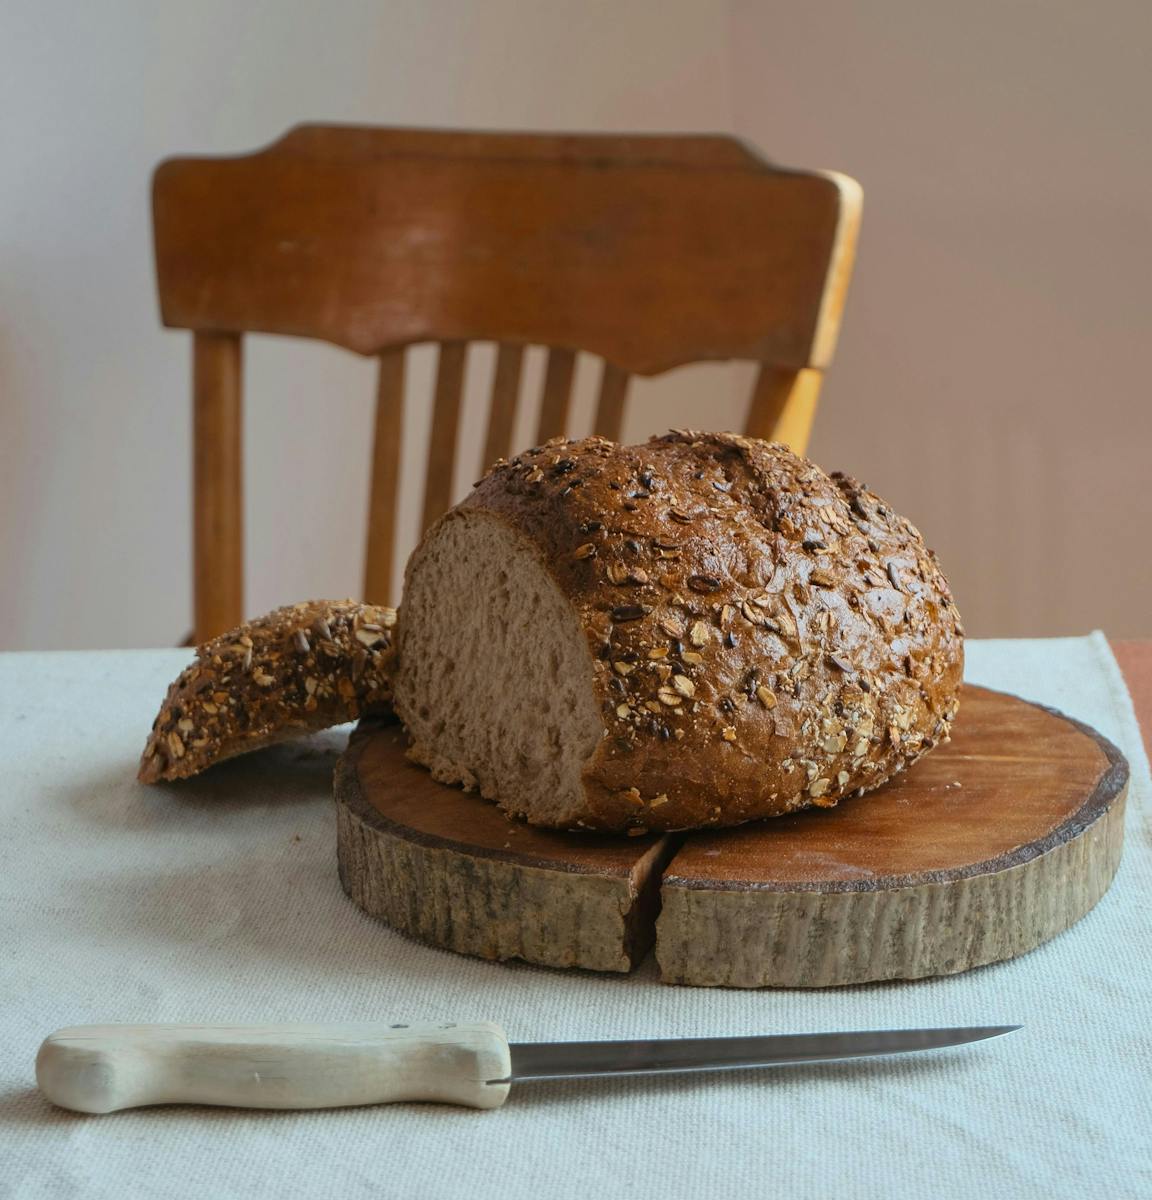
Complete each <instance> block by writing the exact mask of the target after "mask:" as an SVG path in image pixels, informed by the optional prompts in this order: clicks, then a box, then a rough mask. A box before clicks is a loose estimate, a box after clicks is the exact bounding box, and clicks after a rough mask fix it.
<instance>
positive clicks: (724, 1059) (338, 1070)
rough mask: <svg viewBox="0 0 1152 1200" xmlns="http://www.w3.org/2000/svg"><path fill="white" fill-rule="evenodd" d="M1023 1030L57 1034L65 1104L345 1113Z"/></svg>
mask: <svg viewBox="0 0 1152 1200" xmlns="http://www.w3.org/2000/svg"><path fill="white" fill-rule="evenodd" d="M1020 1028H1021V1026H1019V1025H990V1026H973V1027H965V1028H955V1029H895V1030H870V1031H865V1032H855V1033H816V1034H773V1035H767V1036H754V1037H723V1038H664V1039H658V1040H654V1041H616V1042H526V1043H516V1044H513V1045H509V1043H508V1039H507V1037H506V1036H505V1034H504V1031H503V1030H502V1029H501V1028H500V1027H499V1026H498V1025H493V1024H491V1023H489V1022H479V1023H474V1024H464V1023H457V1022H443V1023H440V1024H424V1025H409V1024H405V1023H396V1024H391V1025H386V1024H381V1023H376V1022H373V1023H364V1024H346V1025H251V1026H245V1025H84V1026H77V1027H75V1028H70V1029H61V1030H59V1031H58V1032H56V1033H54V1034H52V1035H51V1036H50V1037H48V1038H46V1039H45V1040H44V1042H43V1044H42V1045H41V1047H40V1051H39V1053H38V1054H37V1056H36V1082H37V1084H38V1085H39V1087H40V1090H41V1092H42V1093H43V1094H44V1095H45V1096H46V1097H47V1099H49V1100H51V1101H52V1103H54V1104H57V1105H59V1106H60V1107H62V1108H70V1109H73V1110H75V1111H77V1112H87V1113H107V1112H115V1111H118V1110H120V1109H125V1108H138V1107H141V1106H144V1105H152V1104H214V1105H225V1106H230V1107H236V1108H270V1109H306V1108H337V1107H344V1106H347V1105H359V1104H388V1103H394V1102H398V1101H405V1100H424V1101H434V1102H440V1103H447V1104H462V1105H466V1106H469V1107H472V1108H499V1106H500V1105H501V1104H503V1103H504V1101H505V1100H506V1099H507V1096H508V1092H509V1089H510V1087H511V1085H512V1084H513V1083H516V1082H520V1081H525V1080H530V1079H574V1078H582V1077H587V1076H597V1075H599V1076H604V1075H652V1074H671V1073H675V1072H681V1071H713V1070H734V1069H737V1068H741V1067H771V1066H787V1065H794V1064H797V1063H813V1062H832V1061H837V1060H842V1059H851V1058H866V1057H871V1056H875V1055H885V1054H904V1053H908V1052H910V1051H920V1050H936V1049H942V1048H944V1047H947V1046H960V1045H964V1044H965V1043H968V1042H976V1041H981V1040H983V1039H985V1038H991V1037H998V1036H1000V1035H1001V1034H1005V1033H1011V1032H1012V1031H1013V1030H1016V1029H1020Z"/></svg>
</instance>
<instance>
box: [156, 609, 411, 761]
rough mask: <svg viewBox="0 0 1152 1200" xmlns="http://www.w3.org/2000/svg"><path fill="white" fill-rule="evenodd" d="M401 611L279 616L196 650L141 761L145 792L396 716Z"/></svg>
mask: <svg viewBox="0 0 1152 1200" xmlns="http://www.w3.org/2000/svg"><path fill="white" fill-rule="evenodd" d="M395 623H396V611H395V609H391V608H381V607H374V606H372V605H368V604H357V603H355V602H354V601H352V600H342V601H335V600H311V601H307V602H306V603H303V604H294V605H291V606H290V607H287V608H278V609H276V611H275V612H271V613H268V614H267V616H263V617H260V618H259V619H258V620H256V621H252V622H250V623H249V624H247V625H241V626H240V628H239V629H233V630H231V631H230V632H228V633H225V634H222V635H221V636H220V637H217V638H213V639H212V640H211V641H210V642H207V643H205V644H204V645H202V646H198V647H197V648H196V661H195V662H194V663H193V664H192V665H191V666H190V667H188V668H187V669H186V670H185V671H183V672H182V673H181V674H180V676H179V678H178V679H177V680H176V681H175V682H174V683H173V684H172V686H171V687H170V688H169V689H168V696H167V698H166V699H165V701H164V704H163V706H162V707H161V709H160V713H159V715H158V716H157V718H156V720H155V721H154V722H153V724H152V734H151V736H150V737H149V738H148V744H147V745H146V746H145V748H144V754H143V756H142V757H141V759H140V771H139V778H140V780H141V781H142V782H144V783H158V782H160V781H161V780H170V779H187V778H188V777H189V776H191V775H198V774H199V773H200V772H201V771H203V770H206V769H207V768H208V767H210V766H212V765H213V764H214V763H218V762H221V761H223V760H224V759H226V758H234V757H235V756H236V755H238V754H246V753H247V752H248V751H249V750H258V749H259V748H260V747H261V746H269V745H272V744H274V743H276V742H286V741H290V740H291V739H293V738H297V737H300V736H301V735H303V734H306V733H312V732H314V731H316V730H318V729H327V728H328V727H329V726H331V725H339V724H341V723H342V722H344V721H354V720H356V718H357V717H359V716H361V715H362V714H366V713H371V712H377V711H381V710H387V709H388V707H389V700H390V698H391V662H392V627H393V626H394V625H395Z"/></svg>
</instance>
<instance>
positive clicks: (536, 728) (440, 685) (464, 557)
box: [403, 509, 604, 827]
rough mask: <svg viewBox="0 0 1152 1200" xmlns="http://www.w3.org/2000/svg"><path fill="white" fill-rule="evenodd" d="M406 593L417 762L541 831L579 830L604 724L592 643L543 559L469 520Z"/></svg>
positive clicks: (408, 686)
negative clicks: (586, 774)
mask: <svg viewBox="0 0 1152 1200" xmlns="http://www.w3.org/2000/svg"><path fill="white" fill-rule="evenodd" d="M406 588H407V590H406V592H405V598H404V613H405V619H406V620H410V621H412V622H413V625H414V632H413V635H412V637H411V638H409V639H408V642H407V646H408V655H407V662H406V669H405V671H404V672H403V681H404V682H403V688H404V697H405V707H406V711H408V713H409V716H410V720H409V722H408V729H409V732H410V734H411V735H412V737H413V739H414V742H413V747H412V751H411V755H412V757H414V758H415V759H417V760H418V761H419V762H422V763H424V764H426V765H427V766H428V767H430V768H431V771H432V774H433V775H434V776H435V778H437V779H439V780H441V781H442V782H444V783H459V784H463V785H464V786H465V787H466V788H468V789H478V790H479V791H480V793H481V794H482V795H484V796H487V797H489V798H490V799H494V800H499V801H500V803H501V804H502V805H503V806H504V807H505V808H507V809H508V810H509V811H511V812H514V813H520V814H525V815H527V814H531V816H532V819H533V821H534V822H535V823H537V824H541V825H554V826H561V827H566V826H569V825H574V824H575V823H576V822H577V821H578V820H579V818H580V815H581V813H582V810H583V807H584V787H583V770H584V764H585V763H586V762H587V761H588V759H589V758H591V757H592V755H593V753H594V752H595V750H596V748H597V746H598V745H599V743H600V739H601V737H603V735H604V723H603V721H602V720H601V718H600V711H599V706H598V705H597V703H596V700H595V697H594V690H593V660H592V656H591V654H590V652H589V648H588V641H587V639H586V638H585V636H584V632H583V630H582V629H581V627H580V622H579V619H578V617H577V614H576V612H575V610H574V609H573V607H572V605H571V603H570V602H569V600H568V598H567V597H566V596H565V595H564V593H563V592H562V591H561V589H560V586H559V584H558V583H557V581H556V579H555V578H554V577H553V575H552V574H551V573H550V571H549V570H548V567H547V565H546V564H545V563H544V562H543V561H541V558H540V553H539V551H538V550H537V548H536V547H535V546H534V545H533V544H532V543H531V542H530V541H529V540H528V539H527V538H525V537H524V536H523V534H521V533H520V532H518V531H517V530H516V529H514V528H511V527H510V526H509V525H507V524H506V523H505V522H504V521H501V520H500V519H498V518H497V517H495V516H493V515H492V514H490V513H486V512H484V511H482V510H478V509H465V510H461V511H459V512H457V513H454V514H453V515H452V516H451V518H450V519H447V520H445V521H443V522H442V523H441V525H440V526H439V528H438V529H437V531H436V534H435V536H433V537H430V538H429V539H428V540H427V541H426V542H425V544H424V545H423V547H421V549H420V551H419V558H418V561H416V562H414V563H413V567H412V570H411V572H410V574H409V576H408V581H407V584H406Z"/></svg>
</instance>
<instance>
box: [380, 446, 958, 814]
mask: <svg viewBox="0 0 1152 1200" xmlns="http://www.w3.org/2000/svg"><path fill="white" fill-rule="evenodd" d="M962 639H963V630H962V629H961V626H960V619H959V616H958V614H957V611H956V608H955V605H954V604H953V600H952V596H951V593H950V591H949V589H948V584H947V583H946V581H945V579H944V577H943V576H942V575H941V573H940V570H939V568H938V566H937V563H936V559H935V556H934V555H933V554H932V553H931V551H929V550H927V549H926V548H925V546H924V543H923V541H922V539H921V537H920V535H919V534H918V533H917V531H916V530H915V529H914V528H913V527H912V526H911V525H910V524H909V523H908V522H907V521H906V520H904V519H903V518H902V517H899V516H897V515H896V513H894V512H893V511H892V510H891V509H890V508H889V507H888V506H887V505H886V504H884V502H883V501H881V500H880V499H879V498H877V497H876V496H874V495H873V494H872V493H871V492H868V491H866V490H865V489H864V488H863V487H862V486H861V485H860V484H858V483H857V482H856V481H855V480H853V479H850V478H849V477H847V476H845V475H831V476H829V475H826V474H825V473H824V472H823V471H821V470H820V469H819V468H818V467H816V466H814V465H813V464H812V463H810V462H808V461H807V460H805V459H803V458H799V457H797V456H796V455H795V454H793V453H791V451H789V450H788V449H786V448H784V447H782V446H779V445H774V444H770V443H767V442H762V441H756V440H753V439H749V438H743V437H738V436H735V435H730V434H702V433H692V432H675V433H671V434H669V435H667V436H665V437H661V438H658V439H654V440H652V441H651V442H649V443H647V444H646V445H640V446H618V445H615V444H614V443H612V442H609V441H606V440H604V439H602V438H589V439H587V440H583V441H575V442H572V441H565V440H563V439H554V440H553V441H551V442H549V443H548V444H547V445H545V446H543V447H540V448H538V449H534V450H529V451H527V452H526V453H524V454H522V455H520V456H519V457H517V458H515V459H513V460H512V461H511V462H500V463H498V464H497V465H496V466H495V467H494V468H493V469H492V471H491V472H490V473H489V474H488V475H487V476H486V477H485V478H484V479H483V480H482V481H481V482H480V483H479V484H478V485H477V487H476V489H475V490H474V491H473V492H472V494H471V495H470V496H469V497H468V498H467V499H466V500H465V501H464V502H463V503H462V504H460V505H459V506H457V507H456V508H455V509H453V510H452V511H451V512H449V513H447V514H446V515H445V516H444V517H443V518H442V519H441V520H440V521H439V522H437V523H436V524H435V525H434V526H433V527H432V528H431V529H430V530H429V531H428V533H427V534H426V536H425V538H424V540H423V542H422V543H421V545H420V546H419V547H418V548H417V550H416V552H415V553H414V554H413V556H412V558H411V560H410V562H409V565H408V570H407V575H406V583H405V593H404V601H403V605H402V607H401V611H400V621H399V624H398V626H397V664H396V670H395V677H394V680H393V689H394V703H395V707H396V711H397V713H398V714H399V716H400V717H401V719H402V720H403V721H404V723H405V724H406V726H407V728H408V731H409V734H410V736H411V739H412V747H411V752H410V753H411V755H412V757H413V758H414V759H416V760H417V761H418V762H421V763H423V764H425V765H426V766H427V767H429V768H430V769H431V771H432V773H433V775H434V776H435V777H436V778H437V779H439V780H442V781H444V782H447V783H458V784H463V785H464V786H465V787H466V788H470V789H478V790H479V791H480V793H481V794H482V795H484V796H486V797H489V798H490V799H492V800H495V801H496V802H497V803H498V804H500V805H501V807H503V808H504V809H505V810H506V811H507V812H509V813H511V814H515V815H517V816H522V817H525V818H527V820H528V821H530V822H532V823H534V824H540V825H547V826H553V827H557V828H565V829H584V830H611V831H621V830H627V831H628V832H629V833H641V832H643V831H646V830H674V829H692V828H699V827H705V826H720V825H735V824H738V823H740V822H743V821H748V820H752V819H754V818H759V817H771V816H776V815H779V814H783V813H789V812H793V811H795V810H796V809H801V808H805V807H807V806H809V805H818V806H822V807H826V806H832V805H835V804H836V803H837V802H838V801H839V800H840V799H842V798H843V797H845V796H849V795H852V794H859V793H861V792H864V791H867V790H869V789H871V788H875V787H877V786H878V785H879V784H881V783H883V782H884V781H885V780H886V779H889V778H890V777H891V776H892V775H894V774H895V773H896V772H898V771H900V770H902V769H903V768H905V767H906V766H908V765H909V764H910V763H912V762H914V761H915V760H916V759H917V758H919V757H920V756H921V755H922V754H924V753H925V752H927V751H928V750H930V749H931V748H932V747H933V746H934V745H936V744H937V743H938V742H939V741H940V740H941V739H943V738H945V737H946V736H947V734H948V729H949V724H950V722H951V721H952V719H953V717H954V716H955V713H956V708H957V703H958V694H959V689H960V680H961V671H962V665H963V641H962Z"/></svg>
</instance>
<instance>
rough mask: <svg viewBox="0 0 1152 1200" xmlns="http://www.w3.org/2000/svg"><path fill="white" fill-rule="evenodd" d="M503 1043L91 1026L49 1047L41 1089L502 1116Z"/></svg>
mask: <svg viewBox="0 0 1152 1200" xmlns="http://www.w3.org/2000/svg"><path fill="white" fill-rule="evenodd" d="M510 1073H511V1062H510V1058H509V1052H508V1039H507V1038H506V1037H505V1035H504V1031H503V1030H502V1029H501V1028H500V1027H499V1026H498V1025H493V1024H490V1023H487V1022H484V1023H480V1024H467V1025H465V1024H460V1025H456V1024H450V1023H446V1024H438V1025H383V1024H363V1025H263V1026H261V1025H255V1026H241V1025H231V1026H229V1025H85V1026H78V1027H76V1028H74V1029H61V1030H59V1031H58V1032H56V1033H54V1034H52V1036H51V1037H49V1038H47V1039H46V1040H45V1041H44V1043H43V1045H42V1046H41V1047H40V1053H39V1054H38V1055H37V1057H36V1081H37V1083H38V1084H39V1086H40V1090H41V1091H42V1092H43V1093H44V1095H45V1096H46V1097H47V1098H48V1099H49V1100H51V1101H52V1103H53V1104H58V1105H60V1106H61V1107H62V1108H71V1109H75V1110H77V1111H79V1112H87V1113H107V1112H115V1111H117V1110H118V1109H123V1108H138V1107H140V1106H142V1105H147V1104H220V1105H230V1106H233V1107H237V1108H281V1109H284V1108H338V1107H342V1106H344V1105H352V1104H387V1103H391V1102H394V1101H399V1100H432V1101H440V1102H442V1103H447V1104H462V1105H466V1106H468V1107H471V1108H499V1107H500V1105H501V1104H503V1103H504V1101H505V1099H506V1098H507V1096H508V1088H509V1084H508V1083H506V1082H500V1083H491V1082H489V1081H490V1080H507V1079H508V1077H509V1075H510Z"/></svg>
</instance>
